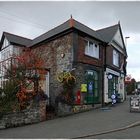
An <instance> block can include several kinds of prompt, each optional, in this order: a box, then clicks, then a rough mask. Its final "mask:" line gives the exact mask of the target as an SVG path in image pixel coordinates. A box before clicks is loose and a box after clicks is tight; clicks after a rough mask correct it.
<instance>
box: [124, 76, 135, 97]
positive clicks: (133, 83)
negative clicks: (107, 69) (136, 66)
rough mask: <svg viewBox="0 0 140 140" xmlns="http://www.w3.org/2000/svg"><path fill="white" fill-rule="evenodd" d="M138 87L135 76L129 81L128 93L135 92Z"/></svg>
mask: <svg viewBox="0 0 140 140" xmlns="http://www.w3.org/2000/svg"><path fill="white" fill-rule="evenodd" d="M135 88H136V80H135V79H134V78H132V79H131V81H130V82H128V83H127V86H126V91H127V94H128V95H131V94H133V92H134V91H135Z"/></svg>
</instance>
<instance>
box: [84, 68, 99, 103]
mask: <svg viewBox="0 0 140 140" xmlns="http://www.w3.org/2000/svg"><path fill="white" fill-rule="evenodd" d="M86 82H87V95H86V103H87V104H96V103H99V74H98V72H97V71H93V70H89V71H87V72H86Z"/></svg>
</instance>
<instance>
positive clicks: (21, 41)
mask: <svg viewBox="0 0 140 140" xmlns="http://www.w3.org/2000/svg"><path fill="white" fill-rule="evenodd" d="M4 37H6V38H7V40H8V41H9V42H10V43H11V44H16V45H21V46H28V45H29V44H30V43H31V41H32V40H30V39H28V38H24V37H21V36H17V35H14V34H11V33H7V32H3V35H2V38H1V42H0V49H1V47H2V44H3V41H4Z"/></svg>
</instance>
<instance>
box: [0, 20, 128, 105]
mask: <svg viewBox="0 0 140 140" xmlns="http://www.w3.org/2000/svg"><path fill="white" fill-rule="evenodd" d="M6 40H7V41H6ZM5 42H7V44H5ZM0 45H1V55H2V59H1V63H5V62H7V58H8V59H9V58H10V56H11V55H10V54H11V53H19V52H20V51H21V50H22V48H24V47H28V48H30V49H31V50H32V51H33V52H36V53H41V57H42V59H43V60H44V61H45V64H44V68H46V69H48V70H49V72H47V74H46V75H45V77H46V78H45V80H44V81H43V85H44V90H45V92H46V94H48V96H49V97H50V98H51V101H52V104H54V102H55V98H56V96H57V95H58V94H59V93H60V92H61V91H60V87H61V83H60V82H59V81H58V80H57V78H56V77H57V75H58V73H60V72H64V71H72V70H74V71H73V73H74V75H75V77H76V86H75V88H74V91H73V94H74V95H75V99H76V96H77V93H79V92H80V97H81V98H80V99H81V101H80V103H81V104H92V105H93V104H100V105H101V104H103V103H104V102H105V103H108V102H110V101H111V99H110V96H111V94H113V93H114V92H115V93H120V94H121V95H122V97H123V99H124V77H125V73H126V72H125V71H126V69H125V68H126V65H125V64H126V58H127V53H126V49H125V44H124V41H123V36H122V31H121V27H120V24H117V25H115V26H111V27H108V28H105V29H101V30H98V31H94V30H92V29H91V28H89V27H87V26H85V25H83V24H82V23H80V22H78V21H76V20H74V19H73V18H70V19H69V20H67V21H66V22H64V23H63V24H61V25H59V26H57V27H55V28H54V29H52V30H50V31H48V32H46V33H44V34H43V35H41V36H39V37H37V38H35V39H33V40H30V39H26V38H23V37H19V36H16V35H12V34H9V33H3V36H2V39H1V44H0ZM14 49H15V50H14ZM7 50H10V54H8V55H7V54H6V56H5V52H7ZM21 52H22V51H21ZM10 61H11V58H10ZM9 65H10V62H9ZM1 68H3V66H2V65H1ZM2 76H4V73H2ZM3 81H4V79H1V83H3ZM82 86H85V88H84V90H83V89H82Z"/></svg>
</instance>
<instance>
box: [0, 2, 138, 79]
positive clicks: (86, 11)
mask: <svg viewBox="0 0 140 140" xmlns="http://www.w3.org/2000/svg"><path fill="white" fill-rule="evenodd" d="M71 14H72V16H73V18H74V19H76V20H78V21H79V22H81V23H83V24H85V25H87V26H88V27H90V28H92V29H94V30H98V29H100V28H104V27H107V26H111V25H114V24H117V23H118V21H120V23H121V27H122V32H123V36H124V38H125V37H126V36H129V37H130V38H129V39H127V52H128V59H127V61H128V65H127V73H128V74H131V75H132V77H133V78H135V79H136V80H137V81H140V1H133V2H129V1H124V2H120V1H118V2H113V1H112V2H107V1H90V2H84V1H81V2H78V1H77V2H75V1H74V2H72V1H71V2H66V1H63V2H60V1H59V2H57V1H53V2H51V1H44V2H43V1H42V2H41V1H38V2H29V1H26V2H19V1H17V2H8V1H7V2H6V1H5V2H2V1H0V36H1V35H2V32H3V31H7V32H11V33H13V34H17V35H20V36H24V37H28V38H31V39H33V38H35V37H37V36H39V35H41V34H42V33H44V32H47V31H48V30H50V29H52V28H54V27H56V26H58V25H60V24H61V23H63V22H65V21H66V20H68V19H69V18H70V15H71Z"/></svg>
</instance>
